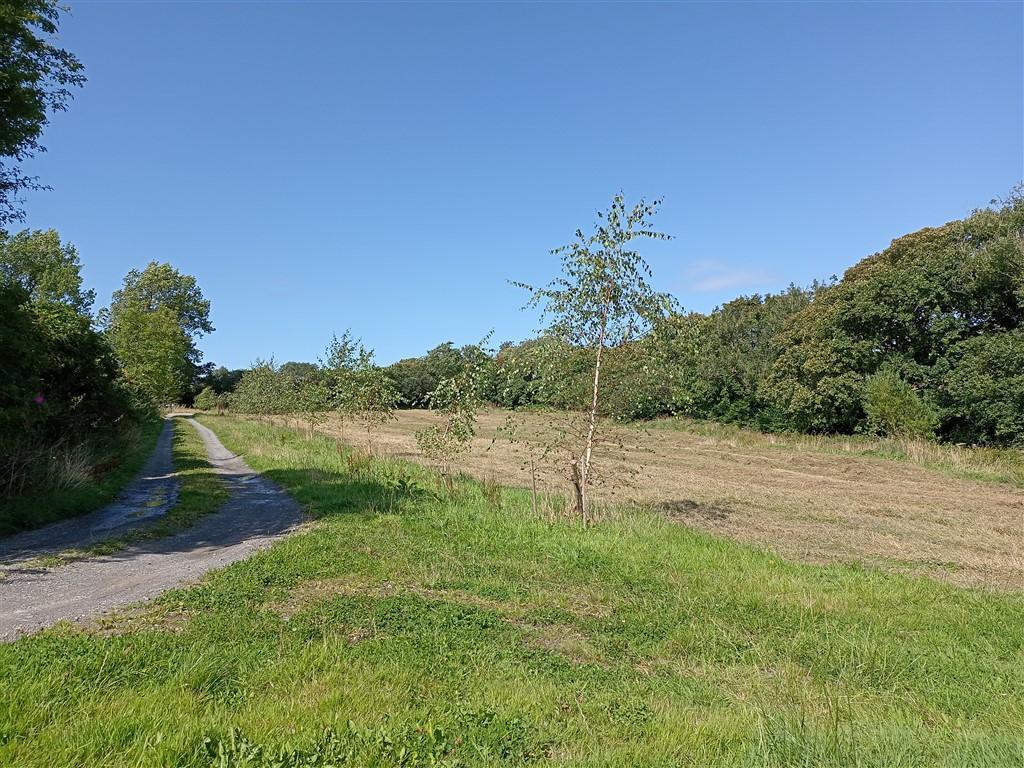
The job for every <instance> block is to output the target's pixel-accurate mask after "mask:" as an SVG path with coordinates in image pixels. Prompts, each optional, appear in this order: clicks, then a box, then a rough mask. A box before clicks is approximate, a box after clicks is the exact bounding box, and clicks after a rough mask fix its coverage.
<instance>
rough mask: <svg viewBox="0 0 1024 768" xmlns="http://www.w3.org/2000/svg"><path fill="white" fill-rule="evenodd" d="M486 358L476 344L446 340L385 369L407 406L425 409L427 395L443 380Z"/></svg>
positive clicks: (427, 403) (427, 399)
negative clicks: (459, 343) (454, 342)
mask: <svg viewBox="0 0 1024 768" xmlns="http://www.w3.org/2000/svg"><path fill="white" fill-rule="evenodd" d="M485 358H487V355H486V353H484V352H483V351H482V350H481V349H480V348H479V346H476V345H473V344H467V345H466V346H464V347H462V348H457V347H456V346H455V345H454V344H453V343H452V342H450V341H446V342H445V343H444V344H440V345H438V346H436V347H434V348H433V349H432V350H430V351H429V352H427V354H426V355H424V356H423V357H412V358H406V359H405V360H399V361H398V362H397V363H394V364H393V365H390V366H388V367H387V368H386V369H385V371H386V372H387V375H388V378H390V379H391V381H392V383H393V384H394V386H395V389H396V390H397V391H398V393H399V396H400V397H401V404H402V405H403V406H405V407H406V408H426V407H428V405H429V401H430V394H431V393H432V392H433V391H434V390H435V389H437V386H438V385H439V384H440V383H441V382H442V381H444V380H446V379H450V378H452V377H454V376H457V375H458V374H460V373H462V372H463V371H464V370H465V369H466V367H467V366H469V365H474V364H479V363H481V361H482V360H484V359H485Z"/></svg>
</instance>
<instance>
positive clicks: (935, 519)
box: [320, 410, 1024, 590]
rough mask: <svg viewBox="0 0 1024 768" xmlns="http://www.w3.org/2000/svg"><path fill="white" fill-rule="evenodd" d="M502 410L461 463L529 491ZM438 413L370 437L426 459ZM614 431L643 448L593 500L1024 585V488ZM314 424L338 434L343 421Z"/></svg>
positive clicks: (786, 450)
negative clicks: (421, 433)
mask: <svg viewBox="0 0 1024 768" xmlns="http://www.w3.org/2000/svg"><path fill="white" fill-rule="evenodd" d="M506 415H507V414H506V412H504V411H499V410H490V411H486V412H483V413H481V414H480V416H479V421H478V425H479V429H478V434H477V437H476V439H475V441H474V445H473V451H472V452H471V453H470V454H469V455H468V456H466V457H464V458H463V459H462V460H461V461H460V464H459V468H460V469H461V470H462V471H464V472H466V473H468V474H471V475H474V476H476V477H478V478H481V479H493V480H495V481H497V482H500V483H502V484H507V485H515V486H520V487H527V486H529V483H530V479H529V478H530V475H529V471H528V470H526V469H524V467H523V461H524V458H525V455H524V453H523V452H522V450H519V451H517V450H515V449H513V448H512V447H511V446H510V445H509V444H508V442H506V441H503V440H500V439H499V440H497V441H493V440H494V434H495V430H496V429H497V428H498V427H499V426H501V424H502V423H503V422H504V420H505V417H506ZM523 418H524V419H525V421H526V425H527V426H526V429H525V430H524V434H523V435H522V436H523V437H526V438H527V439H529V437H530V435H531V429H538V428H539V426H540V425H541V424H543V423H544V416H542V415H538V414H527V415H524V416H523ZM435 419H436V416H435V414H433V413H430V412H429V411H403V412H400V413H399V416H398V420H397V421H395V422H392V423H390V424H387V425H385V426H384V427H383V428H382V429H380V430H379V431H377V432H376V433H375V435H374V437H373V448H374V450H375V451H376V452H379V453H385V454H389V455H393V456H396V457H400V458H405V459H409V460H413V461H422V457H421V456H420V454H419V452H418V451H417V449H416V441H415V436H414V435H415V432H416V430H418V429H422V428H423V427H424V426H426V425H428V424H431V423H433V422H434V421H435ZM610 430H611V434H617V435H621V436H623V437H624V438H626V441H627V444H629V443H630V442H633V443H638V444H635V445H633V446H632V447H628V448H626V449H624V450H623V451H621V452H620V455H618V456H615V457H613V458H609V459H606V460H603V461H602V462H601V464H600V466H599V470H601V474H602V475H603V477H604V482H603V483H602V484H601V485H600V486H599V487H598V488H597V489H596V491H595V498H597V499H599V500H603V501H605V502H614V501H636V502H641V503H646V504H651V505H653V506H655V507H659V508H661V509H663V510H664V511H665V514H666V515H667V516H668V517H670V518H671V519H673V520H677V521H679V522H681V523H685V524H686V525H690V526H693V527H695V528H700V529H703V530H707V531H710V532H712V533H715V534H719V535H722V536H727V537H729V538H731V539H735V540H737V541H742V542H746V543H750V544H755V545H762V546H765V547H768V548H770V549H772V550H774V551H776V552H778V553H779V554H781V555H783V556H785V557H789V558H793V559H797V560H801V561H805V562H813V563H833V562H837V561H839V562H861V563H864V564H866V565H869V566H874V567H881V568H885V569H888V570H896V571H906V572H911V573H916V574H922V575H928V576H932V577H936V578H940V579H943V580H946V581H949V582H952V583H955V584H958V585H961V586H982V587H988V588H994V589H1013V590H1015V589H1022V588H1024V490H1022V489H1021V488H1019V487H1016V486H1012V485H1009V484H1002V483H993V482H981V481H973V480H964V479H957V478H954V477H951V476H949V475H947V474H945V473H943V472H941V471H938V470H934V469H929V468H927V467H924V466H920V465H917V464H913V463H911V462H908V461H897V460H890V459H883V458H875V457H870V456H860V455H846V454H835V453H827V452H822V451H815V450H809V449H797V448H792V447H787V446H783V445H779V444H777V443H775V442H774V441H773V440H771V438H770V437H767V436H764V437H763V438H762V437H761V436H754V437H753V438H750V437H749V436H748V437H747V438H746V439H743V440H730V439H727V438H717V437H712V436H707V435H698V434H693V433H689V432H684V431H677V430H672V429H655V430H651V431H649V432H647V433H643V432H640V433H638V431H637V430H636V429H633V428H630V427H621V426H612V427H610ZM320 431H322V432H323V433H325V434H328V435H332V436H334V437H336V438H340V437H341V435H342V429H341V427H340V425H339V423H338V422H337V421H336V420H328V422H327V423H325V424H324V425H323V426H322V427H321V428H320ZM638 434H639V440H638V441H637V439H636V438H637V435H638ZM344 440H345V442H347V443H350V444H353V445H358V446H362V447H366V445H367V435H366V433H365V432H362V431H360V430H358V429H356V428H354V427H353V426H352V425H346V427H345V429H344ZM492 441H493V442H492ZM542 487H543V488H544V489H545V490H550V491H556V492H559V493H564V492H565V491H566V490H567V481H566V480H565V477H564V474H563V471H562V467H560V466H549V467H546V468H545V470H544V472H543V473H542Z"/></svg>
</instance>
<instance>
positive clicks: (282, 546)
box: [0, 417, 1024, 768]
mask: <svg viewBox="0 0 1024 768" xmlns="http://www.w3.org/2000/svg"><path fill="white" fill-rule="evenodd" d="M204 421H205V422H206V423H207V424H209V425H211V426H212V427H213V428H214V429H215V430H216V431H217V432H218V434H219V435H220V437H221V439H222V440H223V442H224V443H225V444H226V445H227V446H228V447H229V448H230V449H231V450H233V451H235V452H237V453H240V454H243V455H244V456H245V458H246V460H247V461H248V462H249V463H250V465H252V466H253V467H254V468H255V469H259V470H261V471H264V472H265V473H266V474H267V475H268V476H270V477H271V478H273V479H274V480H276V481H277V482H278V483H280V484H281V485H283V486H285V487H287V488H288V489H289V490H290V491H291V492H292V493H293V494H294V495H295V496H296V497H297V498H298V499H299V500H300V501H301V502H302V503H303V504H305V505H306V506H307V507H308V508H309V510H310V511H311V512H312V513H313V514H314V515H316V516H317V517H318V522H317V523H316V525H315V526H314V527H313V528H312V529H311V530H308V531H306V532H304V533H300V534H297V535H294V536H292V537H290V538H288V539H286V540H285V541H283V542H281V543H279V544H278V545H277V546H275V547H273V548H271V549H269V550H267V551H264V552H261V553H259V554H257V555H255V556H254V557H252V558H250V559H249V560H246V561H243V562H240V563H236V564H234V565H232V566H230V567H228V568H226V569H224V570H222V571H219V572H217V573H215V574H212V575H211V576H210V577H209V578H208V579H206V580H205V581H204V583H203V584H201V585H200V586H197V587H194V588H191V589H185V590H179V591H175V592H172V593H168V594H167V595H165V596H163V597H162V598H161V599H160V600H159V601H157V603H156V604H155V605H154V606H153V607H152V608H150V609H148V610H146V611H144V612H143V613H141V614H132V615H129V616H126V617H124V618H123V619H121V620H117V621H112V622H110V623H109V625H108V626H106V627H105V628H104V629H103V630H102V631H98V632H97V631H93V632H86V631H82V630H77V629H74V628H71V627H69V626H63V627H58V628H55V629H53V630H50V631H48V632H45V633H43V634H42V635H40V636H38V637H34V638H28V639H23V640H19V641H18V642H16V643H13V644H11V645H7V646H3V647H0V689H2V690H3V691H4V695H3V697H0V764H10V765H19V766H34V765H38V766H48V767H51V766H65V765H67V766H70V765H90V766H102V765H133V766H134V765H153V766H157V765H217V766H271V765H274V766H298V765H301V766H314V765H315V766H326V765H359V766H427V765H452V766H454V765H466V766H493V765H523V764H528V763H537V764H544V765H566V766H568V765H572V766H680V765H682V766H712V765H713V766H879V767H880V768H881V767H884V768H894V767H896V766H929V767H931V766H950V767H951V766H985V767H986V768H988V767H990V766H1014V767H1015V768H1016V767H1017V766H1020V765H1021V764H1022V760H1024V742H1022V739H1021V733H1022V732H1024V704H1022V702H1024V651H1022V638H1024V599H1022V598H1021V596H1020V595H1005V594H1004V595H1000V594H988V593H983V592H980V591H967V590H958V589H956V588H953V587H950V586H947V585H944V584H941V583H937V582H932V581H928V580H924V579H912V578H908V577H902V576H895V575H885V574H881V573H877V572H872V571H868V570H864V569H857V568H851V567H848V566H834V567H814V566H807V565H798V564H793V563H788V562H785V561H783V560H781V559H779V558H777V557H774V556H772V555H769V554H765V553H762V552H758V551H755V550H753V549H750V548H747V547H743V546H740V545H737V544H734V543H731V542H727V541H723V540H719V539H715V538H712V537H710V536H707V535H704V534H701V533H699V532H696V531H693V530H690V529H687V528H685V527H682V526H679V525H674V524H672V523H669V522H667V521H665V520H664V519H662V518H660V517H658V516H657V515H655V514H652V513H649V512H647V511H644V510H640V509H636V510H623V511H621V512H620V513H618V514H616V515H613V516H612V517H611V519H609V520H607V521H605V522H602V523H601V524H600V525H598V526H597V527H595V528H593V529H591V530H588V531H583V530H581V529H580V527H579V526H578V524H576V523H574V522H571V521H564V522H555V523H548V522H545V521H542V520H538V519H535V518H533V517H532V516H531V513H530V512H529V509H530V506H529V501H528V498H527V496H526V495H525V494H524V493H522V492H519V491H513V490H507V489H505V490H502V491H500V493H497V494H495V493H494V492H493V491H488V492H485V489H484V487H483V486H482V485H480V484H477V483H475V482H473V481H470V480H462V481H460V482H459V483H458V485H457V489H456V494H455V497H454V498H449V497H448V496H447V495H446V494H444V493H443V492H442V491H441V490H440V488H439V486H438V483H437V481H436V478H435V477H434V476H432V475H431V474H430V473H429V472H428V471H427V470H425V469H423V468H421V467H418V466H414V465H410V464H405V463H401V462H398V461H392V460H380V461H373V460H369V459H367V458H366V457H364V456H361V455H359V454H353V453H350V452H348V451H345V450H341V449H339V448H338V447H337V446H336V444H335V443H334V442H333V441H331V440H328V439H326V438H319V437H318V438H314V439H313V440H306V439H304V438H302V437H300V436H298V435H297V434H296V433H294V432H292V431H290V430H286V429H280V428H274V427H269V426H265V425H259V424H255V423H247V422H242V421H236V420H231V419H229V418H212V417H207V418H204Z"/></svg>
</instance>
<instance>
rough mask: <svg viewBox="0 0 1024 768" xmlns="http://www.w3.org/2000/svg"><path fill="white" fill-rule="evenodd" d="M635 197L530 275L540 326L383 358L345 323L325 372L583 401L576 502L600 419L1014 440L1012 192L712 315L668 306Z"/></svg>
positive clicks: (352, 404)
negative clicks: (674, 419) (512, 338)
mask: <svg viewBox="0 0 1024 768" xmlns="http://www.w3.org/2000/svg"><path fill="white" fill-rule="evenodd" d="M641 208H642V210H641V211H640V212H639V213H638V212H637V209H636V207H633V208H627V207H626V205H625V202H624V201H623V200H622V199H621V196H619V197H617V198H616V199H615V200H614V201H613V204H612V208H611V209H610V210H609V211H608V212H607V213H605V214H604V216H603V217H602V219H601V220H600V222H599V224H598V227H597V228H596V229H595V230H594V231H592V232H590V233H589V234H583V233H582V232H581V233H577V241H576V242H574V243H572V244H571V245H569V246H566V247H565V248H562V249H559V250H557V251H556V253H557V254H558V255H559V256H561V257H562V259H563V274H562V276H561V277H560V278H559V279H558V280H556V281H555V282H554V283H552V284H551V285H549V286H546V287H544V288H540V289H537V288H534V287H532V286H531V287H530V289H531V291H532V298H533V300H534V301H533V305H534V306H537V307H539V308H543V309H545V310H546V311H547V315H546V318H547V319H548V320H550V321H551V322H550V323H549V325H548V328H547V329H546V330H545V331H544V333H543V334H542V335H541V336H539V337H538V338H534V339H527V340H525V341H523V342H520V343H517V344H512V343H505V344H502V345H501V346H500V347H499V349H498V351H497V353H496V354H492V353H490V352H487V351H486V350H483V349H482V348H481V347H480V346H479V345H467V346H464V347H461V348H460V347H457V346H456V345H454V344H453V343H451V342H446V343H444V344H441V345H438V346H437V347H435V348H434V349H432V350H430V351H429V352H428V353H427V354H426V355H424V356H422V357H419V358H408V359H405V360H402V361H400V362H398V363H395V364H394V365H391V366H388V367H387V368H385V369H380V368H377V367H376V366H373V365H366V364H364V363H360V354H361V353H360V352H359V350H360V349H361V345H359V344H358V342H357V340H353V339H351V338H350V337H349V336H346V337H343V338H344V344H343V345H342V346H343V347H345V348H346V349H347V350H348V352H347V353H345V354H344V355H342V356H341V358H340V359H344V360H345V362H344V363H343V364H335V365H332V364H328V363H326V362H325V363H324V364H323V365H322V366H320V368H321V369H322V370H321V375H324V376H325V379H324V380H327V381H330V380H332V377H333V380H336V381H341V380H346V381H349V380H350V379H351V381H355V379H354V378H353V377H354V375H355V374H354V371H356V370H357V369H364V370H366V371H373V372H374V373H375V374H378V373H380V372H381V371H382V370H383V375H384V377H385V378H386V380H387V382H388V383H390V385H391V387H392V388H393V390H394V391H395V392H397V393H398V397H399V398H400V399H399V404H400V405H402V406H405V407H428V406H430V407H434V408H440V407H442V406H441V405H440V404H441V403H443V402H445V401H446V399H449V395H450V394H451V393H448V392H446V391H445V390H444V389H441V385H442V383H443V382H446V381H451V380H453V379H456V378H457V377H459V376H461V375H462V374H463V373H465V372H466V371H468V370H470V369H472V370H473V372H474V373H473V375H474V377H475V384H474V391H475V396H476V397H478V398H479V401H480V402H490V403H494V404H496V405H500V406H504V407H507V408H513V409H515V408H524V407H532V406H542V407H547V408H551V409H558V410H561V411H566V412H569V413H582V414H583V418H582V419H581V423H580V425H579V426H580V429H579V431H578V440H577V442H579V446H577V447H576V449H574V451H573V453H574V456H573V461H574V462H575V466H576V467H578V468H579V478H578V484H579V485H580V486H581V487H582V488H583V489H584V491H583V494H582V495H583V496H584V499H583V501H582V502H580V501H579V500H577V503H578V504H579V505H580V506H585V504H586V499H585V495H586V490H585V489H586V487H587V485H588V483H589V482H590V481H591V480H592V479H593V471H592V468H589V467H588V469H587V470H586V472H584V469H583V467H584V465H587V464H589V461H588V459H587V451H586V445H587V444H588V443H590V444H591V452H590V453H591V456H592V455H593V445H594V444H600V440H599V439H596V438H595V435H597V434H598V433H599V430H600V421H599V418H598V417H606V418H608V417H610V418H615V419H622V420H629V419H642V418H652V417H657V416H661V415H668V414H680V415H687V416H692V417H694V418H709V419H715V420H718V421H725V422H731V423H738V424H744V425H748V426H752V427H756V428H759V429H764V430H773V431H782V430H787V431H803V432H841V433H851V434H852V433H877V434H887V435H892V436H896V437H912V436H917V437H927V436H928V435H931V434H934V436H935V437H936V438H937V439H940V440H949V441H956V442H967V443H980V444H993V445H1024V373H1022V372H1024V328H1022V326H1021V319H1022V316H1024V310H1022V308H1024V192H1022V191H1021V190H1019V189H1018V190H1015V191H1014V192H1012V193H1011V195H1010V196H1009V197H1008V199H1006V200H1004V201H999V202H997V203H995V204H994V205H993V206H992V207H990V208H987V209H984V210H981V211H977V212H975V213H973V214H972V215H971V216H969V217H967V218H966V219H964V220H962V221H955V222H950V223H949V224H946V225H944V226H941V227H936V228H929V229H924V230H921V231H920V232H915V233H912V234H910V235H906V236H904V237H901V238H899V239H897V240H895V241H894V242H893V243H892V245H891V246H890V247H889V248H887V249H885V250H884V251H882V252H881V253H878V254H875V255H873V256H870V257H868V258H867V259H864V260H863V261H861V262H860V263H858V264H857V265H855V266H854V267H852V268H851V269H849V270H848V271H847V272H846V274H845V275H844V276H843V278H842V279H841V280H837V279H836V278H833V279H832V281H831V282H829V283H814V284H812V285H811V286H808V287H806V288H800V287H796V286H790V287H789V288H788V289H786V290H783V291H781V292H779V293H773V294H772V293H770V294H763V295H759V294H755V295H752V296H741V297H738V298H736V299H734V300H732V301H729V302H726V303H724V304H723V305H722V306H720V307H716V308H715V309H714V310H713V311H711V312H708V313H698V312H689V313H684V312H681V311H676V310H675V309H671V310H670V309H669V307H668V303H667V299H666V297H664V296H660V295H658V294H656V293H655V292H653V291H652V290H651V289H650V287H649V286H648V285H647V283H646V279H647V272H646V265H645V264H644V263H643V261H642V259H639V257H638V256H636V254H635V251H633V250H631V245H630V243H631V242H632V240H634V239H636V238H638V237H639V238H646V237H652V236H657V233H656V232H654V230H653V229H652V228H651V227H650V225H649V221H647V220H646V219H644V220H643V221H635V222H634V223H633V224H630V223H629V222H630V217H631V216H645V217H648V218H649V217H650V216H651V215H653V211H654V206H647V207H646V209H644V208H643V206H641ZM630 227H632V228H633V231H632V234H630V232H631V230H630ZM634 257H636V260H632V259H634ZM631 260H632V261H631ZM620 284H621V286H620ZM604 313H607V317H606V318H604V319H603V316H604ZM602 323H604V324H605V325H604V338H603V341H602V336H601V333H602ZM346 345H348V346H346ZM353 345H354V346H353ZM346 355H347V357H346ZM307 367H308V369H309V371H312V369H313V368H315V366H312V364H301V365H297V367H296V370H295V373H296V375H297V376H298V375H299V373H301V371H300V368H302V369H303V370H306V368H307ZM330 369H334V373H331V372H330ZM332 388H333V394H332V397H331V400H330V406H329V407H330V409H332V410H338V411H339V413H340V414H341V415H342V417H343V419H344V421H347V422H353V421H357V420H358V419H357V417H356V414H357V412H360V408H359V406H358V405H357V400H356V399H353V398H356V393H357V392H358V391H359V388H358V387H357V386H355V384H351V383H350V384H347V385H346V386H344V387H341V388H338V387H337V386H336V385H332ZM446 389H447V387H446ZM439 391H440V394H437V393H438V392H439ZM595 392H596V394H597V396H596V398H595ZM317 407H319V406H317ZM293 412H297V411H293ZM362 412H364V413H365V412H367V411H365V409H363V411H362ZM384 412H385V413H387V412H389V411H388V410H387V409H385V411H384ZM591 420H593V432H591ZM571 431H572V430H562V434H563V435H564V434H568V433H569V432H571ZM457 432H458V429H455V433H457ZM588 435H589V436H588ZM435 437H436V436H435ZM574 439H576V438H574ZM560 452H561V448H560V449H559V453H560ZM572 471H573V472H575V470H572ZM574 492H575V490H574Z"/></svg>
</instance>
